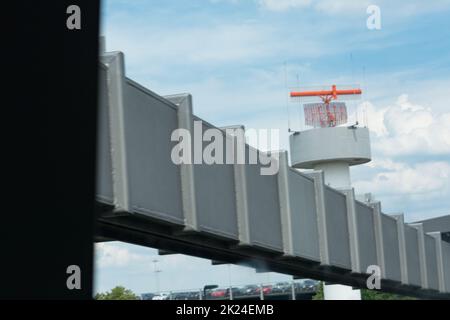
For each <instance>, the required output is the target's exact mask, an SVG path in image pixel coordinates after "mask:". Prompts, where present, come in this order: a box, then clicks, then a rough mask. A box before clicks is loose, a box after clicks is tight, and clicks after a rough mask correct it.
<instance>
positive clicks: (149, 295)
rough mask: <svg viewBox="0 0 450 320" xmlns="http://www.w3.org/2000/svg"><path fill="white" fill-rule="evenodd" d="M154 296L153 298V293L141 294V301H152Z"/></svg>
mask: <svg viewBox="0 0 450 320" xmlns="http://www.w3.org/2000/svg"><path fill="white" fill-rule="evenodd" d="M154 296H155V294H154V293H143V294H141V299H142V300H152V299H153V297H154Z"/></svg>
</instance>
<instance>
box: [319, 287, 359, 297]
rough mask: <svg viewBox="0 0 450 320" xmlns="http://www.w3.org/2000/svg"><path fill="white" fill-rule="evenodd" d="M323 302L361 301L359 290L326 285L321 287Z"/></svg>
mask: <svg viewBox="0 0 450 320" xmlns="http://www.w3.org/2000/svg"><path fill="white" fill-rule="evenodd" d="M323 295H324V298H325V300H361V290H354V289H353V288H352V287H349V286H343V285H340V284H327V285H324V286H323Z"/></svg>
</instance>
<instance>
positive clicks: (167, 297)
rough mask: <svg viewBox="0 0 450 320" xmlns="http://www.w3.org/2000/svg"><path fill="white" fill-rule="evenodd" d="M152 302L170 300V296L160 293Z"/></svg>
mask: <svg viewBox="0 0 450 320" xmlns="http://www.w3.org/2000/svg"><path fill="white" fill-rule="evenodd" d="M152 300H169V295H168V294H167V293H160V294H159V295H157V296H154V297H153V298H152Z"/></svg>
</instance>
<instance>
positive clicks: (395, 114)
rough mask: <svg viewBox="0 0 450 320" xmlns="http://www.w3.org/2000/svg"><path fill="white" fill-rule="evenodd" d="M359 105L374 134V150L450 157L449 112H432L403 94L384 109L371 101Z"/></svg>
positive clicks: (399, 154) (401, 154)
mask: <svg viewBox="0 0 450 320" xmlns="http://www.w3.org/2000/svg"><path fill="white" fill-rule="evenodd" d="M361 108H365V110H366V112H367V118H368V122H369V128H370V130H371V131H372V132H373V133H374V134H375V136H374V139H373V149H374V153H376V154H380V155H381V154H382V155H385V156H390V157H398V156H405V155H449V156H450V113H442V114H434V113H433V112H432V110H431V108H429V107H424V106H421V105H417V104H414V103H412V102H411V101H410V100H409V98H408V95H406V94H403V95H401V96H400V97H399V98H398V100H397V101H396V103H395V104H394V105H391V106H388V107H386V108H380V109H377V108H376V107H375V106H374V105H373V104H371V103H370V102H366V103H364V104H362V106H361Z"/></svg>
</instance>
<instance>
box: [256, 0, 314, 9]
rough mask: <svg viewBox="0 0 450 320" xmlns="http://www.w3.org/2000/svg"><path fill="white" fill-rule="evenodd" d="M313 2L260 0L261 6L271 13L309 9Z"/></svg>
mask: <svg viewBox="0 0 450 320" xmlns="http://www.w3.org/2000/svg"><path fill="white" fill-rule="evenodd" d="M312 2H313V1H312V0H258V3H259V5H260V6H261V7H262V8H264V9H267V10H271V11H286V10H289V9H292V8H302V7H309V6H310V5H311V3H312Z"/></svg>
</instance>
